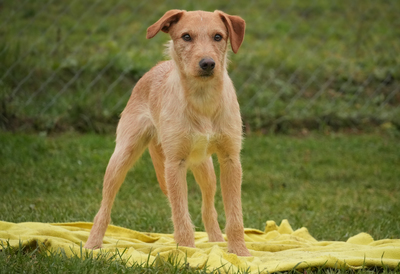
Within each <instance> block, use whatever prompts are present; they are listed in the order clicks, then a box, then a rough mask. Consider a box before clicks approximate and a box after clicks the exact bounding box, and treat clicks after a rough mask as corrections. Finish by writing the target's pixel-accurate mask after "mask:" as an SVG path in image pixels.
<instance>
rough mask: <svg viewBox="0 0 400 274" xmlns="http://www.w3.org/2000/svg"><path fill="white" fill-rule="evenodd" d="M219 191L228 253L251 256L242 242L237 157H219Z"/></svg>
mask: <svg viewBox="0 0 400 274" xmlns="http://www.w3.org/2000/svg"><path fill="white" fill-rule="evenodd" d="M218 160H219V162H220V168H221V191H222V198H223V200H224V207H225V215H226V226H225V232H226V235H227V237H228V251H229V252H231V253H235V254H237V255H239V256H251V254H250V252H249V251H248V249H247V247H246V244H245V241H244V227H243V215H242V202H241V184H242V166H241V164H240V159H239V155H230V154H226V153H224V154H223V155H219V157H218Z"/></svg>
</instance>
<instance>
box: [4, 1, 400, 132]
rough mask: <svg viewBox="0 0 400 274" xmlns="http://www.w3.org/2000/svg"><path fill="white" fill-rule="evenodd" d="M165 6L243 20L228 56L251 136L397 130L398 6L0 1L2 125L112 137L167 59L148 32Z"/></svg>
mask: <svg viewBox="0 0 400 274" xmlns="http://www.w3.org/2000/svg"><path fill="white" fill-rule="evenodd" d="M172 8H178V9H185V10H197V9H202V10H210V11H213V10H215V9H220V10H223V11H225V12H226V13H229V14H236V15H240V16H242V17H243V18H244V19H245V20H246V22H247V29H246V37H245V41H244V43H243V46H242V47H241V49H240V50H239V52H238V54H237V55H235V54H231V55H230V59H231V65H230V68H229V71H230V75H231V77H232V79H233V81H234V83H235V86H236V89H237V94H238V97H239V101H240V104H241V109H242V116H243V122H244V125H245V126H246V131H247V132H261V133H269V132H283V133H290V132H292V131H299V130H301V131H305V130H306V131H309V130H322V131H337V130H349V129H351V130H352V131H360V130H361V131H365V130H374V129H378V130H381V129H383V130H391V131H398V130H399V129H400V108H399V104H400V43H399V41H400V16H399V14H400V2H399V1H397V0H387V1H373V0H354V1H311V0H307V1H300V0H281V1H247V0H246V1H243V0H236V1H132V0H129V1H127V0H90V1H77V0H71V1H52V0H50V1H44V0H37V1H29V0H12V1H11V0H5V1H2V2H1V3H0V17H1V21H0V64H1V65H0V127H1V128H2V129H3V130H6V131H8V130H13V131H15V130H17V131H25V132H32V131H40V132H60V131H70V130H74V131H79V132H95V133H110V132H114V130H115V125H116V123H117V121H118V116H119V114H120V113H121V111H122V109H123V108H124V106H125V104H126V102H127V100H128V98H129V94H130V92H131V90H132V87H133V86H134V85H135V83H136V81H137V80H138V79H139V78H140V77H141V76H142V75H143V74H144V73H145V72H146V71H147V70H149V69H150V68H151V67H152V66H154V65H155V64H156V63H157V62H158V61H161V60H163V59H166V58H167V57H166V56H164V55H163V51H164V46H163V44H164V43H165V42H166V41H168V39H169V36H168V35H166V34H164V33H161V34H159V35H157V36H156V37H155V38H154V39H152V40H147V39H146V38H145V36H146V29H147V27H148V26H150V25H151V24H152V23H154V22H155V21H156V20H157V19H158V18H159V17H161V16H162V15H163V14H164V12H165V11H167V10H168V9H172Z"/></svg>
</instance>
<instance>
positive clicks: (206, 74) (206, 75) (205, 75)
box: [198, 71, 214, 79]
mask: <svg viewBox="0 0 400 274" xmlns="http://www.w3.org/2000/svg"><path fill="white" fill-rule="evenodd" d="M198 76H199V77H200V78H202V79H208V78H211V77H212V76H214V71H210V72H205V71H202V72H200V73H199V75H198Z"/></svg>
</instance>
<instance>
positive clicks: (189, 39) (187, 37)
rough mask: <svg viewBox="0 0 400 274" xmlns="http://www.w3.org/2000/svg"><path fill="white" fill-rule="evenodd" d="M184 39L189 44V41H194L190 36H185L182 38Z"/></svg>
mask: <svg viewBox="0 0 400 274" xmlns="http://www.w3.org/2000/svg"><path fill="white" fill-rule="evenodd" d="M182 39H183V40H185V41H186V42H189V41H191V40H192V37H190V35H189V34H184V35H183V36H182Z"/></svg>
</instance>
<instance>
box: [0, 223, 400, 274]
mask: <svg viewBox="0 0 400 274" xmlns="http://www.w3.org/2000/svg"><path fill="white" fill-rule="evenodd" d="M91 227H92V223H54V224H47V223H33V222H32V223H30V222H29V223H18V224H15V223H9V222H0V242H1V241H2V242H3V245H6V242H7V241H8V242H9V244H10V245H11V246H16V247H17V246H19V245H20V242H21V243H22V245H31V244H32V243H33V244H35V243H36V242H37V243H39V244H40V245H43V247H45V248H46V249H47V250H48V251H55V250H58V249H59V248H61V249H63V250H64V252H65V253H66V254H67V255H73V254H76V255H78V256H79V255H80V254H81V246H82V245H84V243H85V242H86V240H87V238H88V236H89V231H90V228H91ZM245 233H246V236H245V240H246V244H247V247H248V249H249V250H250V252H251V254H252V255H253V256H252V257H238V256H236V255H235V254H230V253H227V248H226V243H209V242H208V238H207V234H206V233H205V232H196V234H195V237H196V248H187V247H177V246H176V243H175V242H174V239H173V236H172V235H171V234H158V233H142V232H138V231H134V230H129V229H126V228H122V227H117V226H112V225H110V226H109V228H108V229H107V232H106V236H105V237H104V241H103V242H104V245H103V249H102V250H103V251H107V252H110V253H111V254H112V253H114V252H117V249H118V250H119V252H120V253H121V254H122V253H123V252H122V251H123V250H125V252H124V253H123V255H122V258H123V259H124V260H127V261H128V264H134V263H139V264H140V263H144V264H145V263H146V262H148V264H150V265H151V264H152V263H153V262H157V260H163V259H165V260H166V259H167V258H168V257H171V256H174V257H175V259H177V260H178V261H179V260H180V261H181V262H182V263H188V264H189V265H190V266H191V267H192V268H203V267H205V265H207V268H208V269H209V270H211V269H215V268H219V269H220V271H221V270H222V269H224V270H230V271H237V270H238V269H239V270H240V269H248V270H251V271H253V272H255V273H258V272H259V271H263V272H275V271H287V270H291V269H293V268H294V267H296V268H300V269H301V268H309V267H322V266H323V267H332V268H335V267H336V268H361V267H362V266H385V267H389V268H395V267H397V266H399V264H400V240H399V239H386V240H378V241H374V239H373V238H372V237H371V236H370V235H369V234H366V233H360V234H358V235H356V236H354V237H351V238H349V239H348V240H347V241H346V242H335V241H317V240H316V239H314V238H313V237H312V236H311V235H310V234H309V232H308V231H307V229H306V228H304V227H303V228H301V229H298V230H296V231H293V230H292V228H291V226H290V224H289V223H288V221H286V220H283V221H282V223H281V224H280V225H279V226H277V225H276V224H275V222H274V221H268V222H267V223H266V227H265V231H260V230H257V229H246V230H245ZM0 248H1V247H0ZM116 248H117V249H116ZM83 250H85V249H83ZM98 252H101V251H99V250H96V251H94V253H95V254H97V253H98ZM117 257H119V256H117Z"/></svg>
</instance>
